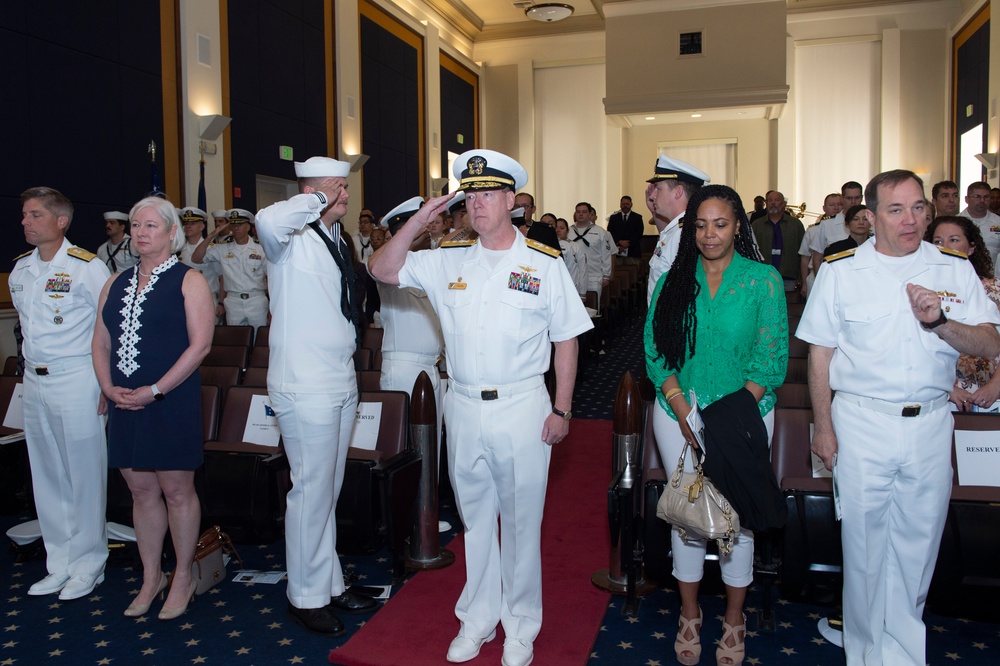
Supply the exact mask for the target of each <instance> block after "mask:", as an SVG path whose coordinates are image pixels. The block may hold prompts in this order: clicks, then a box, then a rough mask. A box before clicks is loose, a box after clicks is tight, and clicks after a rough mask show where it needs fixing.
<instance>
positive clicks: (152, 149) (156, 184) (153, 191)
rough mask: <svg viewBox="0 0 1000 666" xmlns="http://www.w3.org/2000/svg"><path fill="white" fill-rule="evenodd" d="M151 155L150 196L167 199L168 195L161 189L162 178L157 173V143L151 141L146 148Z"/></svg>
mask: <svg viewBox="0 0 1000 666" xmlns="http://www.w3.org/2000/svg"><path fill="white" fill-rule="evenodd" d="M146 152H148V153H149V194H148V195H147V196H150V197H160V198H161V199H166V198H167V197H166V194H165V193H164V192H163V190H161V189H160V176H159V174H158V173H157V171H156V142H155V141H150V142H149V146H147V148H146Z"/></svg>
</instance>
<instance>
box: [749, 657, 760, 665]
mask: <svg viewBox="0 0 1000 666" xmlns="http://www.w3.org/2000/svg"><path fill="white" fill-rule="evenodd" d="M747 661H748V662H750V664H751V665H752V666H757V664H759V663H760V659H758V658H757V657H747Z"/></svg>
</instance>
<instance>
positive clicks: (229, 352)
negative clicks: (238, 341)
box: [201, 344, 250, 369]
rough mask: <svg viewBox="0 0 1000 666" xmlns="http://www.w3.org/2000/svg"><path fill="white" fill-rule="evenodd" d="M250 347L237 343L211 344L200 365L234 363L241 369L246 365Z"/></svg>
mask: <svg viewBox="0 0 1000 666" xmlns="http://www.w3.org/2000/svg"><path fill="white" fill-rule="evenodd" d="M249 350H250V348H249V347H246V346H239V345H216V344H213V345H212V347H211V349H209V350H208V354H206V355H205V358H203V359H202V361H201V364H202V365H236V366H239V367H240V368H241V369H242V368H245V367H247V358H248V352H249Z"/></svg>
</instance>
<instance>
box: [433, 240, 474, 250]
mask: <svg viewBox="0 0 1000 666" xmlns="http://www.w3.org/2000/svg"><path fill="white" fill-rule="evenodd" d="M478 242H479V239H478V238H477V239H474V240H450V241H445V242H443V243H441V245H440V246H439V247H442V248H444V247H472V246H473V245H475V244H476V243H478Z"/></svg>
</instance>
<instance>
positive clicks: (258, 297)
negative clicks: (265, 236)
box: [191, 208, 267, 328]
mask: <svg viewBox="0 0 1000 666" xmlns="http://www.w3.org/2000/svg"><path fill="white" fill-rule="evenodd" d="M226 217H227V219H228V222H227V223H226V224H224V225H222V226H220V227H216V228H215V229H214V230H213V231H212V233H210V234H209V235H208V237H206V238H205V240H203V241H202V242H201V244H200V245H198V247H197V248H196V249H195V251H194V252H193V253H192V254H191V260H192V261H194V262H195V263H201V264H215V265H216V266H219V267H221V270H222V279H223V285H224V286H225V292H224V293H225V296H224V298H223V305H224V306H225V309H226V323H227V324H229V325H230V326H246V325H249V326H253V327H254V328H257V327H258V326H264V325H266V324H267V263H266V261H265V258H264V248H263V247H261V245H260V243H258V242H257V241H256V240H255V239H254V238H253V237H252V236H251V235H250V225H251V224H253V222H254V215H253V213H251V212H250V211H248V210H243V209H242V208H233V209H232V210H230V211H229V212H228V214H227V216H226ZM230 230H232V232H233V239H232V241H230V242H227V243H214V242H213V241H214V240H215V239H216V238H218V237H219V236H221V235H223V234H225V233H227V232H228V231H230Z"/></svg>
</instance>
